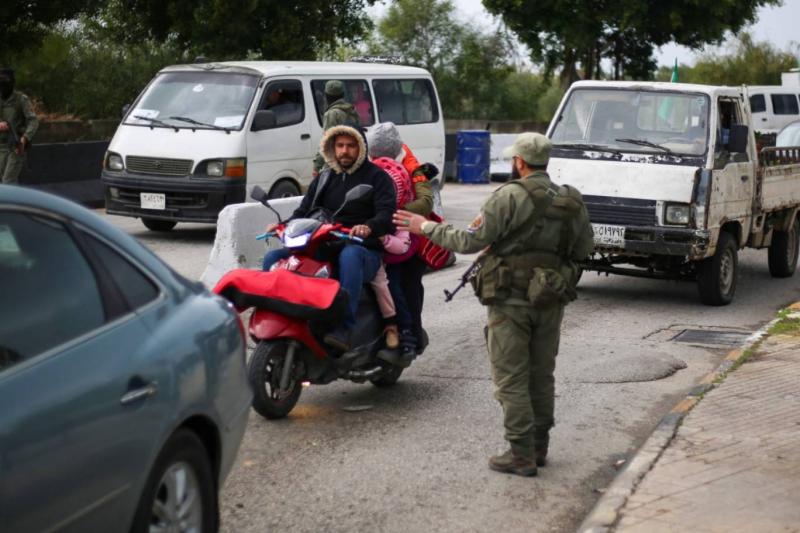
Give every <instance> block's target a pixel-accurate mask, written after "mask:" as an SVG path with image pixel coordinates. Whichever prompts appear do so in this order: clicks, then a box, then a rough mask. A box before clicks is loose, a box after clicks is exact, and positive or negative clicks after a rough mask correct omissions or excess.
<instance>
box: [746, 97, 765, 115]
mask: <svg viewBox="0 0 800 533" xmlns="http://www.w3.org/2000/svg"><path fill="white" fill-rule="evenodd" d="M766 110H767V101H766V100H765V99H764V95H763V94H754V95H752V96H751V97H750V111H751V112H752V113H763V112H764V111H766Z"/></svg>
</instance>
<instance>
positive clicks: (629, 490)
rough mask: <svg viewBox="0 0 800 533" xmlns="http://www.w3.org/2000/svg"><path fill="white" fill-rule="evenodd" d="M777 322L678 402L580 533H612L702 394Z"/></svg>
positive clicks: (797, 305)
mask: <svg viewBox="0 0 800 533" xmlns="http://www.w3.org/2000/svg"><path fill="white" fill-rule="evenodd" d="M788 308H789V309H792V310H800V302H796V303H794V304H792V305H790V306H788ZM778 321H780V317H776V318H774V319H772V320H771V321H770V322H768V323H767V324H765V325H764V326H762V327H761V328H759V329H758V331H756V332H755V333H753V334H752V335H750V336H749V337H748V338H747V339H746V340H745V341H744V343H743V344H742V346H740V347H739V348H736V349H733V350H731V351H730V352H728V354H727V355H726V356H725V359H723V360H722V363H720V365H719V366H718V367H717V368H716V369H715V370H713V371H712V372H710V373H709V374H707V375H706V376H705V377H704V378H703V379H702V380H700V382H699V383H698V384H697V386H695V387H693V388H692V390H690V391H689V393H688V394H687V395H686V397H685V398H683V399H682V400H681V401H679V402H678V403H677V404H676V405H675V407H673V408H672V410H670V412H669V413H667V415H665V416H664V417H663V418H662V419H661V421H660V422H659V423H658V425H657V426H656V427H655V429H654V430H653V433H652V434H651V435H650V437H648V439H647V440H646V441H645V443H644V444H643V445H642V447H641V448H639V449H638V450H637V451H636V453H635V454H634V455H633V457H631V459H630V460H629V461H628V462H627V464H626V465H625V467H624V468H623V469H622V470H620V472H619V473H618V474H617V476H616V477H615V478H614V480H613V481H612V482H611V484H610V485H609V486H608V487H607V488H606V490H605V492H603V495H602V496H601V497H600V499H599V500H598V501H597V503H596V504H595V506H594V507H593V508H592V510H591V511H590V512H589V514H588V515H587V516H586V518H585V519H584V520H583V522H582V523H581V525H580V526H579V527H578V532H579V533H604V532H607V531H611V530H612V528H613V527H614V526H615V525H616V523H617V521H618V520H619V512H620V509H622V507H623V506H624V505H625V502H627V501H628V498H629V497H630V496H631V494H633V491H634V490H635V489H636V486H637V485H638V484H639V482H640V481H641V480H642V478H643V477H644V476H645V474H647V472H649V471H650V469H651V468H652V467H653V465H654V464H655V462H656V461H657V460H658V458H659V457H661V454H662V453H663V452H664V450H665V449H666V447H667V446H668V445H669V443H670V442H672V439H673V437H675V433H676V432H677V430H678V427H679V426H680V425H681V422H683V419H684V417H686V415H687V414H688V413H689V411H691V410H692V408H693V407H694V406H695V405H697V403H698V402H699V401H700V399H701V398H702V396H703V394H705V393H706V392H708V391H710V390H711V389H713V388H714V387H715V386H716V383H717V382H718V381H719V380H720V379H721V378H723V377H724V376H725V374H727V373H728V372H729V371H730V370H731V368H732V367H733V366H734V365H736V363H737V362H739V361H740V360H741V359H742V356H744V355H745V354H746V353H747V351H748V350H749V349H750V348H752V347H753V346H754V345H756V344H757V343H759V342H760V341H761V340H763V339H764V337H766V336H767V332H768V331H769V329H770V328H772V326H774V325H775V324H776V323H777V322H778Z"/></svg>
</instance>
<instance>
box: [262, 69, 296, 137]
mask: <svg viewBox="0 0 800 533" xmlns="http://www.w3.org/2000/svg"><path fill="white" fill-rule="evenodd" d="M258 109H259V110H269V111H272V112H273V113H275V126H273V127H272V129H274V128H283V127H285V126H291V125H293V124H299V123H301V122H303V120H305V117H306V113H305V104H304V102H303V86H302V85H301V84H300V82H299V81H297V80H278V81H273V82H270V84H269V85H267V88H266V89H264V97H263V98H262V99H261V103H260V104H259V106H258Z"/></svg>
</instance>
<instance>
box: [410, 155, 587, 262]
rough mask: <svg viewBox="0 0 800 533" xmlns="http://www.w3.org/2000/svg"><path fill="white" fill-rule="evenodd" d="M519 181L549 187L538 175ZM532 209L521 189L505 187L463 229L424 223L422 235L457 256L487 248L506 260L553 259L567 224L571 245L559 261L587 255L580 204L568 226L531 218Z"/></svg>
mask: <svg viewBox="0 0 800 533" xmlns="http://www.w3.org/2000/svg"><path fill="white" fill-rule="evenodd" d="M522 179H523V180H538V181H539V182H540V184H541V185H543V186H553V183H552V182H551V181H550V177H549V176H548V175H547V173H546V172H542V171H537V172H534V173H533V174H531V175H529V176H527V177H526V178H522ZM575 194H577V192H576V193H575ZM535 209H536V208H535V206H534V202H533V200H532V199H531V197H530V195H529V193H528V192H527V191H526V190H525V188H523V187H520V186H517V185H512V184H506V185H504V186H502V187H500V188H499V189H497V190H496V191H494V193H492V195H491V196H490V197H489V198H488V199H487V200H486V202H485V203H484V204H483V207H482V208H481V212H480V214H479V215H478V216H477V217H476V218H475V219H474V220H473V221H472V223H471V224H470V225H469V227H468V228H467V229H457V228H454V227H453V226H451V225H447V224H434V223H430V222H426V223H425V224H424V225H423V233H424V234H425V235H426V236H427V237H428V238H430V239H431V240H432V241H433V242H435V243H437V244H439V245H441V246H443V247H445V248H447V249H449V250H453V251H455V252H459V253H474V252H478V251H481V250H484V249H486V248H487V247H489V246H491V248H490V249H489V250H488V251H487V254H488V255H494V256H502V257H507V256H514V255H515V254H525V253H528V252H532V251H536V252H541V253H542V254H543V255H548V254H549V255H553V256H555V257H557V256H558V254H559V246H560V243H561V239H562V226H563V224H565V223H569V224H571V225H572V227H571V228H570V234H571V235H572V241H573V242H572V243H571V248H570V256H569V257H568V258H563V259H565V260H567V261H569V262H574V261H579V260H582V259H585V258H586V256H587V255H589V253H590V252H591V251H592V249H593V247H594V239H593V232H592V227H591V224H590V223H589V215H588V213H587V211H586V207H585V206H584V205H583V202H582V201H581V210H580V213H579V214H578V216H575V217H572V218H570V219H568V222H563V221H560V220H552V219H550V218H547V217H546V216H544V217H539V216H538V215H535Z"/></svg>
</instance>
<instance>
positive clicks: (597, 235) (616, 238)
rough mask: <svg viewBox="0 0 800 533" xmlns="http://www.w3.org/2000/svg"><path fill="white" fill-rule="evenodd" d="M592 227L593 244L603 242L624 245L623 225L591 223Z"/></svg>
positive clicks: (610, 244)
mask: <svg viewBox="0 0 800 533" xmlns="http://www.w3.org/2000/svg"><path fill="white" fill-rule="evenodd" d="M592 229H593V230H594V242H595V244H605V245H608V246H624V245H625V226H615V225H613V224H592Z"/></svg>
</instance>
